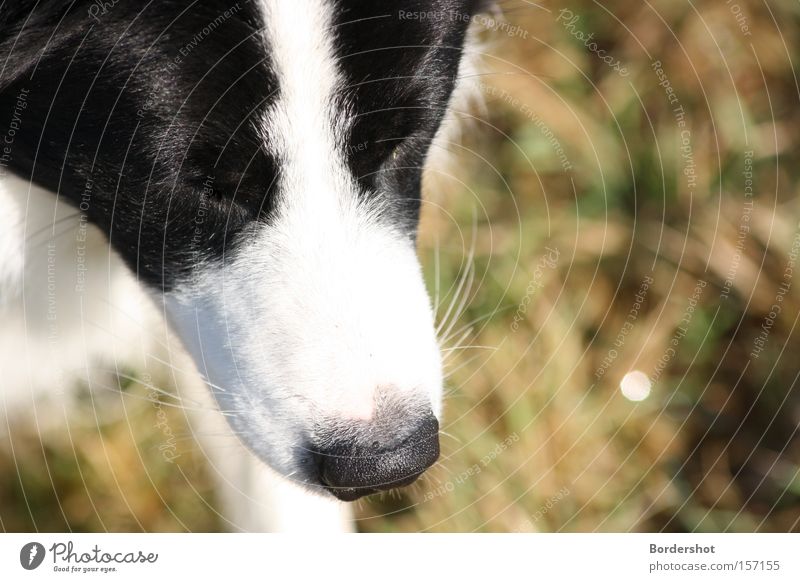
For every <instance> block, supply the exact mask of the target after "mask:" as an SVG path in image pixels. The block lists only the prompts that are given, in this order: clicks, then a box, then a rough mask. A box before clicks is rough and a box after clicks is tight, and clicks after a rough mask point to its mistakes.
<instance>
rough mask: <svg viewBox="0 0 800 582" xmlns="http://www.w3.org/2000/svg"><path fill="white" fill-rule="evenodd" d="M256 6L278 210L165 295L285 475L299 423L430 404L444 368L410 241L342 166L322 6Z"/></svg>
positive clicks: (298, 439) (207, 370)
mask: <svg viewBox="0 0 800 582" xmlns="http://www.w3.org/2000/svg"><path fill="white" fill-rule="evenodd" d="M265 10H266V12H267V18H266V21H267V22H268V23H269V27H268V30H267V41H268V42H269V44H270V47H271V49H272V50H271V55H272V57H273V62H274V63H275V66H276V68H277V73H278V77H279V86H280V87H281V94H280V98H279V99H278V102H277V104H276V105H275V106H274V107H273V108H272V110H271V111H270V112H269V114H268V116H267V119H266V120H265V133H266V134H267V135H268V136H269V139H268V143H269V144H271V146H272V147H273V148H274V152H273V153H274V154H275V155H276V156H277V157H278V158H279V159H280V160H281V184H280V192H279V194H278V202H277V209H276V212H275V217H274V219H273V220H272V221H271V223H270V224H267V225H262V226H260V227H259V229H258V230H257V232H255V233H251V234H250V235H249V236H250V238H249V240H248V241H247V242H246V243H245V245H244V246H243V247H241V248H240V249H239V250H238V251H236V252H235V253H234V254H232V255H231V256H228V257H226V260H225V263H224V265H222V267H221V268H220V267H219V266H211V267H209V268H206V269H205V271H204V272H201V273H199V275H198V277H196V278H195V280H194V281H192V283H191V284H190V285H187V286H185V287H183V288H182V289H180V290H179V291H178V292H176V293H174V294H172V295H171V296H170V297H168V299H167V304H166V305H167V311H168V313H169V315H170V317H171V318H172V320H173V322H174V325H175V328H176V329H177V330H178V332H179V335H180V336H181V337H182V338H183V340H184V342H185V343H186V345H187V347H188V349H189V351H190V353H191V354H192V355H193V357H194V358H195V361H196V362H198V365H199V367H200V369H201V372H202V373H203V374H204V375H205V376H206V377H207V378H208V379H209V381H210V383H211V385H212V387H214V390H215V395H216V397H217V400H218V402H219V403H220V405H221V407H222V408H223V409H224V410H227V411H228V412H229V415H228V419H229V421H230V422H231V424H232V425H233V427H234V429H235V430H236V431H237V432H238V433H239V435H240V436H241V438H242V439H243V440H244V441H245V442H246V443H247V444H248V445H249V446H250V447H251V448H252V449H253V450H254V451H255V452H256V453H257V454H258V455H259V456H261V457H262V458H263V459H265V460H267V461H268V463H269V464H270V465H271V466H272V467H273V468H275V469H276V470H278V471H279V472H281V473H282V474H284V475H287V476H290V477H291V476H293V475H295V474H296V472H297V471H298V470H299V469H300V467H299V465H298V458H297V453H298V450H297V447H298V446H300V445H302V444H303V437H304V435H308V434H318V433H315V432H314V430H315V426H319V425H324V424H325V423H326V422H327V421H328V420H329V419H336V420H343V421H347V420H358V419H361V420H369V419H370V418H372V416H373V413H374V406H375V402H376V400H377V399H379V398H380V397H382V396H390V395H397V396H400V397H401V398H403V399H405V400H408V399H416V400H418V401H420V402H421V403H424V404H426V405H429V406H430V407H431V408H432V409H433V411H434V414H436V415H437V416H438V415H439V414H440V412H441V389H442V377H441V362H440V356H439V349H438V344H437V340H436V336H435V331H434V325H433V317H432V312H431V307H430V301H429V299H428V296H427V293H426V290H425V287H424V284H423V280H422V275H421V272H420V267H419V263H418V261H417V257H416V252H415V249H414V246H413V243H412V241H411V239H410V238H409V237H407V236H405V235H403V234H402V233H400V232H399V231H398V230H396V229H394V228H393V227H392V226H391V225H390V224H385V223H382V222H381V220H380V219H379V217H378V213H379V211H380V208H375V207H370V206H368V205H366V204H364V203H361V202H359V192H358V186H357V185H356V183H355V181H354V180H353V179H352V177H351V176H350V175H349V174H348V172H347V169H346V168H347V166H346V164H345V161H344V146H343V144H342V141H341V139H340V132H342V131H343V129H344V124H345V117H344V115H343V113H342V112H341V110H340V109H336V108H334V105H336V104H335V101H334V95H335V91H336V88H337V86H338V85H339V76H338V73H337V71H336V67H335V61H334V58H333V54H332V50H331V48H330V46H329V36H330V35H329V34H328V28H329V27H330V19H329V18H326V15H327V14H328V10H329V8H328V6H327V5H325V4H324V3H323V2H321V1H309V2H305V3H290V2H283V1H278V0H274V1H271V2H268V3H266V5H265ZM402 420H404V419H398V421H402ZM406 420H407V419H406ZM323 430H324V429H323ZM309 485H314V484H312V483H309Z"/></svg>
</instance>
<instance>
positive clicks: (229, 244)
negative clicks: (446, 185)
mask: <svg viewBox="0 0 800 582" xmlns="http://www.w3.org/2000/svg"><path fill="white" fill-rule="evenodd" d="M476 3H477V0H238V1H237V0H151V1H149V2H146V1H142V2H140V1H137V2H134V1H132V0H107V1H100V0H72V1H70V0H37V1H34V0H14V1H13V2H8V1H6V2H4V3H1V4H0V132H1V133H2V135H0V140H2V143H1V144H0V293H2V295H0V303H2V305H3V306H4V308H5V312H4V313H5V314H4V315H3V316H2V322H3V323H2V327H3V332H2V334H0V335H1V336H2V337H1V338H0V351H1V352H2V355H0V365H2V368H1V369H0V373H1V374H2V379H0V382H2V386H3V390H2V392H3V402H4V403H5V405H4V406H5V408H6V414H8V410H9V409H10V407H11V406H12V400H16V401H19V400H20V398H19V396H18V395H19V394H25V395H26V397H25V398H22V400H23V401H24V402H30V401H29V400H26V399H27V398H28V396H27V395H30V394H31V389H35V387H36V386H39V385H42V384H44V385H45V386H53V385H62V384H68V383H69V382H70V381H71V379H70V374H69V371H70V370H73V369H76V370H81V369H82V368H84V367H85V366H89V365H91V362H92V360H91V359H90V355H88V354H87V352H91V351H92V350H94V349H95V348H94V347H92V346H96V345H97V344H102V346H103V348H104V349H105V350H106V352H107V353H110V354H111V356H113V357H114V358H115V359H116V358H121V357H123V356H122V353H123V352H124V351H125V350H126V349H129V348H130V347H131V342H132V340H130V339H129V336H126V335H125V332H124V329H123V328H125V327H126V326H127V327H133V328H135V327H136V325H137V324H136V323H132V322H135V321H137V317H138V315H137V314H138V312H139V311H141V309H142V308H143V307H142V305H141V304H140V303H138V302H137V301H138V299H132V297H134V295H135V293H136V291H135V290H134V289H133V286H132V285H131V284H130V283H131V281H135V283H136V285H138V286H141V287H142V288H144V289H145V290H146V293H147V294H148V295H150V298H151V300H153V299H154V303H155V305H157V306H158V309H159V310H160V311H162V312H163V315H164V316H165V318H166V320H167V321H169V323H170V327H171V329H172V330H173V331H174V332H175V333H176V334H177V336H178V337H179V338H180V339H181V341H182V343H183V345H184V346H185V348H186V349H187V351H188V352H189V353H190V355H191V357H192V359H193V361H194V363H195V365H196V367H197V369H198V370H199V371H200V373H201V375H202V377H203V378H204V379H205V381H206V383H207V385H208V386H210V388H211V393H212V394H213V396H214V398H215V400H216V403H217V405H218V407H219V408H220V409H221V410H222V412H223V414H224V416H225V418H226V420H227V421H228V424H229V426H230V428H231V429H232V431H233V434H235V435H237V436H238V438H239V439H241V441H243V442H244V444H245V445H246V446H247V447H248V448H249V450H250V451H252V453H254V455H250V454H249V453H248V454H247V455H241V459H239V460H237V461H231V460H230V458H226V459H221V460H220V461H219V467H221V469H220V470H221V471H222V472H223V474H224V480H225V481H226V482H227V484H228V486H229V490H230V491H229V495H228V496H229V497H231V496H233V495H234V493H230V492H235V495H239V496H240V497H241V498H243V499H247V500H249V502H250V505H249V506H245V507H244V508H241V505H242V504H241V503H238V506H239V507H240V509H238V510H237V509H236V507H235V506H236V505H237V504H236V503H235V502H233V503H230V504H229V506H230V509H229V516H228V517H229V519H230V520H231V523H232V526H233V527H238V528H242V529H264V528H277V529H289V528H294V527H312V526H313V527H318V528H320V529H324V528H327V527H328V526H330V527H331V528H334V527H341V526H342V524H343V523H345V522H343V521H342V520H343V519H344V517H343V516H344V513H343V512H344V511H345V507H346V504H341V503H339V502H338V501H336V500H335V499H334V497H335V498H338V500H344V501H351V500H355V499H357V498H359V497H361V496H364V495H368V494H370V493H373V492H376V491H381V490H387V489H391V488H394V487H398V486H402V485H406V484H408V483H410V482H412V481H414V480H415V479H416V478H417V477H418V476H419V475H420V474H421V473H422V472H423V471H425V470H426V469H427V468H428V467H430V466H431V465H432V464H433V463H434V462H435V461H436V460H437V457H438V456H439V442H438V431H439V420H440V418H441V393H442V372H441V359H440V350H439V346H438V340H437V337H436V332H435V327H434V322H433V316H432V310H431V305H430V300H429V298H428V295H427V293H426V290H425V287H424V284H423V279H422V276H421V272H420V267H419V264H418V260H417V257H416V253H415V239H416V229H417V224H418V218H419V213H420V205H421V200H420V180H421V169H422V166H423V164H424V162H425V160H426V156H427V154H428V151H429V149H430V146H431V143H432V141H433V140H434V138H435V137H436V134H437V131H439V129H440V125H441V124H442V122H443V120H444V118H445V115H446V111H447V108H448V104H449V101H450V99H451V94H452V92H453V90H454V86H455V83H456V80H457V78H458V77H459V69H460V67H461V66H462V64H461V61H462V53H463V52H464V51H463V50H462V47H463V46H464V42H465V37H466V36H467V28H468V26H469V23H470V20H471V16H472V14H473V13H474V11H475V10H477V6H476ZM462 75H463V69H462ZM64 227H66V230H64ZM70 229H71V230H70ZM64 233H66V234H64ZM109 245H110V249H113V252H109V250H108V249H109ZM122 265H124V267H123V266H122ZM121 271H127V273H129V274H130V275H132V277H131V276H127V277H126V276H122V277H120V276H119V275H120V272H121ZM120 281H121V282H120ZM145 309H146V308H145ZM139 325H141V324H139ZM70 328H75V329H78V330H79V332H78V335H77V336H76V338H75V339H72V340H71V339H69V337H70V336H69V333H70V331H69V329H70ZM135 343H136V342H135V340H133V344H134V347H135ZM43 360H46V361H48V362H49V363H50V365H49V366H46V368H47V370H46V369H44V368H45V366H44V365H43ZM15 394H16V396H15ZM39 420H40V421H41V420H42V419H39ZM225 456H227V457H230V453H229V452H228V451H226V452H225ZM251 457H252V458H253V459H255V458H257V459H259V460H260V462H253V461H250V460H248V459H250V458H251ZM261 462H263V463H265V464H266V466H268V467H270V468H271V471H270V470H269V469H266V468H264V469H263V470H262V468H261ZM273 472H274V473H275V474H277V475H280V476H281V477H280V478H277V477H276V478H273V477H272V474H273ZM286 478H288V479H286ZM290 482H291V484H290ZM297 484H299V485H300V487H298V486H297ZM276 491H278V492H280V491H282V493H276ZM320 494H321V495H320ZM267 506H269V507H267ZM237 511H238V513H237Z"/></svg>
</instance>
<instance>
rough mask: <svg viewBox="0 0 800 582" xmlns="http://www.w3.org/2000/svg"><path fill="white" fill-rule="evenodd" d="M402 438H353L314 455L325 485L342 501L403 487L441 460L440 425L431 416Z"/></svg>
mask: <svg viewBox="0 0 800 582" xmlns="http://www.w3.org/2000/svg"><path fill="white" fill-rule="evenodd" d="M402 434H404V435H406V436H405V437H402V438H397V436H396V433H395V436H392V437H388V438H386V437H383V438H380V437H378V438H375V435H374V434H373V435H372V436H370V432H369V430H366V431H365V432H364V434H362V435H360V436H359V437H349V438H347V439H341V440H339V441H337V442H335V443H334V444H333V445H332V446H329V447H326V448H325V449H324V450H320V451H316V452H315V453H314V456H315V459H316V461H317V466H318V468H319V479H320V482H321V483H322V485H323V486H324V487H325V488H326V489H327V490H328V491H330V492H331V493H332V494H333V495H335V496H336V497H338V498H339V499H341V500H342V501H354V500H356V499H358V498H359V497H363V496H364V495H369V494H371V493H375V492H376V491H384V490H387V489H394V488H395V487H402V486H403V485H408V484H409V483H411V482H413V481H414V480H415V479H416V478H417V477H419V476H420V475H421V474H422V473H423V472H424V471H425V469H427V468H428V467H430V466H431V465H433V464H434V463H435V462H436V459H438V458H439V421H437V420H436V417H435V416H433V414H431V413H429V414H428V415H426V416H425V417H424V419H423V420H422V421H418V422H417V424H416V426H415V427H414V428H413V429H412V430H410V431H408V430H406V431H403V432H402Z"/></svg>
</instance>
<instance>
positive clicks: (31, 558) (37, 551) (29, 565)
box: [19, 542, 45, 570]
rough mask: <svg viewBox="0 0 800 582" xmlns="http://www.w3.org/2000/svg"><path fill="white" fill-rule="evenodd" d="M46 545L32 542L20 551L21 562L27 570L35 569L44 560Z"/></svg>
mask: <svg viewBox="0 0 800 582" xmlns="http://www.w3.org/2000/svg"><path fill="white" fill-rule="evenodd" d="M44 555H45V551H44V546H43V545H42V544H40V543H39V542H30V543H27V544H25V545H24V546H22V549H21V550H20V551H19V563H20V564H22V567H23V568H25V569H26V570H35V569H36V568H38V567H39V566H41V565H42V562H43V561H44Z"/></svg>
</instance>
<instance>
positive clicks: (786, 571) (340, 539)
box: [0, 534, 800, 582]
mask: <svg viewBox="0 0 800 582" xmlns="http://www.w3.org/2000/svg"><path fill="white" fill-rule="evenodd" d="M798 553H800V536H798V535H795V534H473V535H468V534H391V535H389V534H386V535H366V534H351V535H340V536H324V537H323V536H313V535H305V536H287V535H270V534H41V535H37V534H2V535H0V580H9V581H10V580H14V581H16V580H66V579H72V580H77V579H87V578H91V579H95V580H109V581H110V580H114V581H123V580H135V581H137V582H140V581H141V580H148V579H150V580H168V579H170V577H176V579H177V577H178V576H181V577H183V578H182V579H183V580H186V578H185V577H186V576H187V575H192V574H195V575H197V576H199V577H202V578H201V579H202V580H204V581H205V580H220V581H222V582H228V581H230V580H250V579H253V575H256V579H259V580H294V579H302V580H314V579H317V580H325V582H335V581H339V580H341V581H343V582H344V581H346V582H354V581H358V580H366V579H369V580H375V581H379V582H384V581H386V582H391V581H395V580H397V581H402V582H409V581H415V580H420V581H422V580H432V579H435V578H434V577H440V578H441V579H442V580H458V581H461V580H482V581H486V580H498V581H502V580H564V579H572V580H614V581H624V580H632V581H633V580H635V581H641V580H653V581H659V580H698V581H702V582H706V581H709V580H712V581H713V580H753V581H759V582H761V581H770V582H771V581H774V582H778V581H783V580H787V581H788V580H791V581H793V582H796V581H797V580H800V568H799V567H798V565H799V564H800V557H798ZM231 576H241V577H242V578H231ZM245 576H246V578H245ZM578 577H580V578H578Z"/></svg>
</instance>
